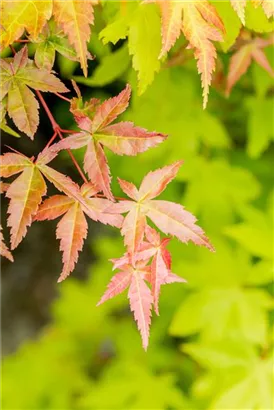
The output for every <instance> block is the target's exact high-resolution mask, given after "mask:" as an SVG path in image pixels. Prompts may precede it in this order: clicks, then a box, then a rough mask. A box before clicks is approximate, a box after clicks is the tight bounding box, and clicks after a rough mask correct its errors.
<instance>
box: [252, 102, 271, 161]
mask: <svg viewBox="0 0 274 410" xmlns="http://www.w3.org/2000/svg"><path fill="white" fill-rule="evenodd" d="M273 104H274V98H273V97H269V98H263V97H262V98H254V97H250V98H248V99H247V100H246V106H247V109H248V112H249V116H248V123H247V131H248V144H247V152H248V155H249V156H250V157H252V158H257V157H259V156H260V155H261V154H262V152H263V151H265V150H266V149H267V148H268V146H269V145H270V143H271V141H274V129H273V121H272V116H273Z"/></svg>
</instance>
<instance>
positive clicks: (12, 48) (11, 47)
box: [10, 44, 16, 55]
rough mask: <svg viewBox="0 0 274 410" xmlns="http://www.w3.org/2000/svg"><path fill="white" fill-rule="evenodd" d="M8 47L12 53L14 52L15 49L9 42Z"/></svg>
mask: <svg viewBox="0 0 274 410" xmlns="http://www.w3.org/2000/svg"><path fill="white" fill-rule="evenodd" d="M10 49H11V51H12V54H13V55H14V54H16V50H15V48H14V47H13V46H12V45H11V44H10Z"/></svg>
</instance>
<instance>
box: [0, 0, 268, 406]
mask: <svg viewBox="0 0 274 410" xmlns="http://www.w3.org/2000/svg"><path fill="white" fill-rule="evenodd" d="M112 14H113V11H112V9H111V7H109V10H107V11H102V10H100V9H99V10H98V12H97V15H96V26H95V28H94V30H93V35H92V38H91V41H90V45H89V49H90V51H91V52H92V53H93V54H95V55H96V57H97V58H96V60H94V61H90V62H89V74H90V77H89V78H88V79H87V80H85V79H84V78H83V77H81V78H80V76H82V73H81V70H80V69H79V66H78V64H77V63H74V62H71V61H68V60H66V59H64V58H63V57H60V55H59V56H58V58H57V61H56V63H55V67H54V68H55V70H56V71H57V72H59V73H60V77H61V78H62V80H63V81H64V82H65V83H66V85H67V86H68V87H69V88H70V89H72V87H71V84H70V82H69V79H70V78H72V77H73V76H75V77H76V78H77V81H78V84H79V85H80V88H81V91H82V94H83V96H84V98H85V99H87V98H90V97H100V98H103V99H104V98H107V97H109V96H112V95H116V94H117V93H118V92H119V91H121V90H122V89H123V88H124V86H125V84H126V83H127V82H129V83H130V84H131V86H132V89H133V95H132V99H131V104H130V108H129V109H128V110H127V112H126V114H125V115H124V116H123V118H124V119H127V120H130V121H134V122H135V124H136V125H140V126H142V127H145V128H147V129H149V130H151V131H153V130H157V131H159V132H163V133H167V134H169V138H168V139H167V141H166V142H164V143H163V144H162V145H161V146H159V147H157V148H154V149H151V150H149V151H148V152H146V153H144V154H140V155H138V156H137V157H133V158H132V157H131V158H130V157H118V156H115V155H114V154H112V153H111V152H108V153H107V156H108V159H109V163H110V168H111V171H112V174H113V177H114V178H113V184H112V186H113V190H114V192H115V194H116V195H120V194H121V192H120V191H119V187H118V184H117V181H116V177H117V176H119V177H121V178H123V179H126V180H130V181H132V182H134V183H136V184H137V185H138V184H139V183H140V181H141V180H142V178H143V176H144V175H145V174H146V173H147V172H149V171H150V170H152V169H156V168H158V167H161V166H163V165H166V164H169V163H171V162H172V161H175V160H177V159H184V165H183V167H182V168H181V171H180V173H179V175H178V177H177V179H176V180H175V181H174V182H173V183H172V184H170V185H169V187H168V189H167V190H166V192H165V193H164V194H163V195H162V198H165V199H169V200H172V201H174V202H178V203H181V204H183V205H184V206H185V207H186V209H187V210H189V211H190V212H192V213H194V214H195V215H196V216H197V217H198V219H199V225H201V226H202V227H203V228H204V229H205V231H206V234H207V235H208V236H209V238H210V239H211V241H212V243H213V244H214V245H215V247H216V253H215V254H212V253H210V252H208V250H207V249H200V248H198V247H195V246H194V245H192V244H189V245H183V244H181V243H179V242H178V241H177V240H175V239H174V240H173V241H172V242H171V245H170V250H171V252H172V256H173V272H174V273H176V274H178V275H180V276H182V277H183V278H185V279H187V281H188V283H187V284H172V285H169V286H166V287H164V288H163V290H162V293H161V298H160V317H155V316H154V317H153V320H152V327H151V338H150V345H149V348H148V351H147V353H145V352H144V351H143V349H142V346H141V340H140V336H139V333H138V331H137V328H136V324H135V323H134V321H133V318H132V315H131V313H130V311H129V308H128V302H127V299H126V295H125V294H123V295H120V296H118V297H116V298H115V299H113V300H111V301H108V302H107V303H106V304H104V305H102V306H100V307H98V308H97V307H96V303H97V302H98V300H99V299H100V297H101V295H102V294H103V292H104V290H105V287H106V285H107V283H108V281H109V280H110V278H111V276H112V270H111V269H112V265H111V263H110V262H109V261H108V260H109V259H110V258H115V257H119V256H120V255H122V254H123V252H124V248H123V242H122V238H121V237H120V236H119V232H118V231H116V230H115V229H114V228H113V229H112V228H107V227H102V226H101V225H97V224H95V223H91V224H90V230H89V237H88V240H87V241H86V244H85V248H84V251H83V253H82V254H81V256H80V259H79V263H78V265H77V269H76V270H75V271H74V273H73V274H72V275H71V277H69V278H68V279H67V280H66V281H65V282H62V283H61V284H58V285H57V283H56V279H57V278H58V276H59V273H60V271H61V255H60V253H59V252H58V246H59V244H58V243H57V241H56V239H55V234H54V229H55V226H56V222H54V221H53V222H45V223H35V224H33V226H32V227H31V229H30V231H29V234H28V236H27V237H26V239H24V242H23V243H22V245H20V247H19V249H18V250H16V251H15V252H14V256H15V263H14V264H10V263H9V262H7V261H3V262H2V352H3V355H4V358H3V364H2V408H3V409H5V410H8V409H14V410H15V409H16V410H17V409H18V410H21V409H22V410H23V409H26V410H30V409H35V410H38V409H39V410H40V409H51V410H55V409H56V410H61V409H62V410H70V409H97V410H101V409H102V410H103V409H106V410H107V409H121V410H124V409H157V410H158V409H167V410H169V409H171V410H172V409H202V410H204V409H215V410H219V409H233V410H234V409H257V410H270V409H271V408H272V398H273V386H272V381H273V379H272V369H273V356H272V348H273V336H272V334H273V333H272V330H271V329H272V324H273V313H272V309H273V282H272V280H273V260H272V258H273V203H272V200H273V192H272V187H273V142H271V141H273V137H274V130H273V128H274V126H273V93H274V83H273V79H271V78H270V76H269V75H268V74H267V73H265V72H264V71H263V69H261V68H260V67H258V66H257V65H256V64H254V63H253V65H252V66H251V68H250V69H249V70H248V73H247V74H246V75H245V76H244V77H243V78H242V79H241V80H240V81H239V83H238V84H237V86H236V87H235V88H234V89H233V91H232V94H231V96H230V97H229V98H226V97H225V95H224V92H223V90H224V75H225V73H227V66H228V60H229V56H230V55H231V53H228V54H224V53H222V52H220V61H219V63H218V70H217V74H216V76H215V77H214V80H213V83H214V87H212V89H211V92H210V98H209V105H208V108H207V109H206V110H205V111H203V110H202V98H201V87H200V79H199V76H198V74H197V71H196V66H195V62H194V60H193V59H192V58H188V55H186V58H183V59H181V60H180V58H179V59H178V58H177V57H178V50H180V47H181V46H182V44H183V41H184V40H183V39H182V42H181V40H179V42H178V43H177V44H176V46H175V47H174V49H173V50H172V52H171V57H170V60H169V61H167V62H166V63H164V64H163V65H162V68H161V70H160V71H159V73H157V74H156V75H155V79H154V81H153V83H152V84H151V85H150V86H149V87H148V88H147V90H146V91H145V92H144V93H143V94H142V95H138V91H137V79H136V73H135V71H134V70H133V69H132V68H131V57H130V56H129V53H128V45H127V42H126V41H121V40H120V41H119V42H118V43H117V44H116V45H115V46H112V45H110V44H106V45H103V44H102V42H101V41H100V40H99V39H98V33H99V32H100V31H101V29H102V28H103V27H105V25H106V23H107V22H108V21H109V20H110V19H111V17H112ZM33 51H34V50H33V49H32V46H31V47H30V52H33ZM7 53H8V51H7ZM267 55H268V58H269V59H270V60H271V61H272V63H273V50H271V48H269V49H267ZM170 62H171V63H170ZM45 98H46V100H47V102H48V103H49V105H50V107H51V108H52V110H53V113H54V115H55V117H56V118H57V120H58V121H59V122H60V124H61V125H62V126H63V127H66V128H69V127H73V126H74V125H73V124H74V123H73V118H72V115H71V114H70V113H69V112H68V105H67V103H66V102H65V101H62V100H58V99H57V98H56V97H54V96H50V95H46V96H45ZM51 134H52V131H51V128H50V124H49V123H48V120H47V118H46V116H45V115H44V113H43V112H42V110H41V126H40V130H39V132H38V133H37V135H36V138H35V142H34V143H32V142H31V141H29V140H28V139H27V137H22V138H21V139H15V138H13V137H10V136H7V135H4V134H3V135H2V150H3V151H4V152H5V151H6V150H8V148H6V146H5V144H8V145H11V146H13V147H14V148H16V149H18V150H20V151H22V152H24V153H26V154H27V155H33V154H35V153H37V152H39V150H41V148H42V147H43V146H44V145H45V144H46V141H47V140H48V139H49V138H50V137H51ZM75 153H76V155H77V157H78V159H79V160H81V158H82V152H81V150H80V151H77V152H76V151H75ZM62 155H63V156H60V157H59V159H58V160H56V161H55V163H54V166H55V168H56V169H59V170H62V171H63V172H65V173H67V174H69V175H71V176H72V177H73V178H74V179H75V180H76V181H77V178H78V176H77V174H75V173H74V169H73V168H72V166H71V163H70V161H69V158H68V157H67V156H66V154H62ZM5 210H6V204H5V202H4V201H3V206H2V211H3V212H5ZM5 234H6V237H7V231H5Z"/></svg>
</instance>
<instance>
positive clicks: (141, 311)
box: [97, 263, 153, 350]
mask: <svg viewBox="0 0 274 410" xmlns="http://www.w3.org/2000/svg"><path fill="white" fill-rule="evenodd" d="M147 272H148V269H147V267H146V266H144V264H140V263H139V264H136V266H135V267H134V266H131V265H124V266H122V267H121V271H120V272H118V273H117V274H116V275H114V276H113V278H112V280H111V281H110V283H109V285H108V288H107V290H106V292H105V294H104V295H103V296H102V298H101V300H100V301H99V302H98V304H97V306H98V305H100V304H102V303H104V302H105V301H106V300H108V299H111V298H113V297H114V296H116V295H118V294H120V293H122V292H123V291H124V290H125V289H126V288H128V287H129V291H128V298H129V302H130V309H131V311H132V312H133V313H134V318H135V320H136V322H137V325H138V329H139V331H140V333H141V336H142V341H143V347H144V349H145V350H147V347H148V339H149V328H150V323H151V307H152V304H153V297H152V294H151V290H150V288H149V287H148V286H147V284H146V283H145V277H146V274H147Z"/></svg>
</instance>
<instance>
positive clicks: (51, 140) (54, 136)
mask: <svg viewBox="0 0 274 410" xmlns="http://www.w3.org/2000/svg"><path fill="white" fill-rule="evenodd" d="M57 135H58V134H57V131H55V133H54V134H53V136H52V137H51V139H50V140H49V142H48V143H47V145H46V146H45V148H44V149H46V148H48V147H49V146H50V145H51V144H52V143H53V141H54V140H55V138H56V137H57Z"/></svg>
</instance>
